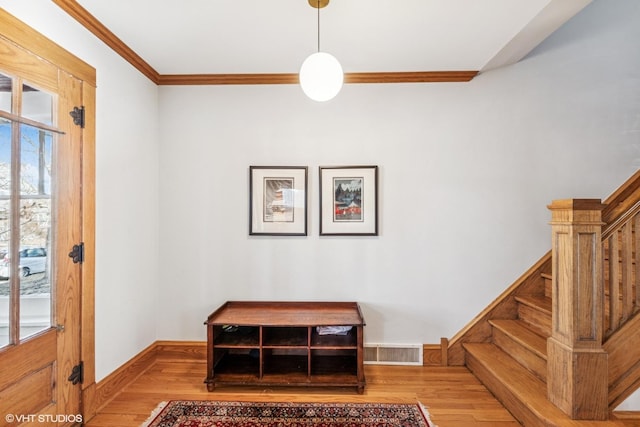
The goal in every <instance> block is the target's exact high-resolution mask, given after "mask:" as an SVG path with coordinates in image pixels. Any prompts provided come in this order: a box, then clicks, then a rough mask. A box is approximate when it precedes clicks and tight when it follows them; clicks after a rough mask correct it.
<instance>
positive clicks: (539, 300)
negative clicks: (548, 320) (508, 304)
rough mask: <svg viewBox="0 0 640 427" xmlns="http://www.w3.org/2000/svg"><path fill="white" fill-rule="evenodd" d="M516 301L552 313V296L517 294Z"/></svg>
mask: <svg viewBox="0 0 640 427" xmlns="http://www.w3.org/2000/svg"><path fill="white" fill-rule="evenodd" d="M515 299H516V301H518V302H519V303H521V304H525V305H528V306H529V307H533V308H536V309H538V310H540V311H544V312H546V313H548V314H549V315H551V305H552V301H551V298H549V297H546V296H544V295H516V297H515Z"/></svg>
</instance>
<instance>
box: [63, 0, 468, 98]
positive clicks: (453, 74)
mask: <svg viewBox="0 0 640 427" xmlns="http://www.w3.org/2000/svg"><path fill="white" fill-rule="evenodd" d="M52 1H53V2H54V3H55V4H56V5H57V6H58V7H60V8H61V9H62V10H64V11H65V12H66V13H67V14H69V15H70V16H71V17H72V18H74V19H75V20H76V21H78V22H79V23H80V24H81V25H82V26H84V27H85V28H86V29H87V30H89V31H90V32H91V33H92V34H94V35H95V36H96V37H98V38H99V39H100V40H102V41H103V42H104V43H105V44H106V45H107V46H109V47H110V48H111V49H113V50H114V51H115V52H116V53H117V54H118V55H120V56H121V57H122V58H123V59H124V60H126V61H127V62H129V63H130V64H131V65H133V66H134V67H135V68H136V69H138V70H139V71H140V72H141V73H142V74H144V75H145V76H146V77H147V78H148V79H149V80H151V81H152V82H154V83H155V84H157V85H273V84H298V83H299V80H298V74H297V73H265V74H160V73H158V72H157V71H156V70H155V69H154V68H153V67H152V66H151V65H149V64H148V63H147V62H146V61H145V60H144V59H142V57H140V55H138V54H137V53H136V52H134V51H133V50H132V49H131V48H130V47H129V46H127V45H126V44H125V43H124V42H123V41H122V40H120V39H119V38H118V37H117V36H116V35H115V34H113V33H112V32H111V31H110V30H109V29H108V28H107V27H105V26H104V24H102V23H101V22H100V21H98V20H97V19H96V18H95V17H94V16H93V15H92V14H91V13H89V11H87V10H86V9H85V8H83V7H82V6H81V5H80V4H78V2H77V1H75V0H52ZM477 74H478V71H408V72H366V73H345V76H344V82H345V83H346V84H352V83H368V84H372V83H441V82H468V81H470V80H471V79H473V78H474V77H475V76H476V75H477Z"/></svg>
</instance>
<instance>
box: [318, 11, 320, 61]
mask: <svg viewBox="0 0 640 427" xmlns="http://www.w3.org/2000/svg"><path fill="white" fill-rule="evenodd" d="M318 52H320V0H318Z"/></svg>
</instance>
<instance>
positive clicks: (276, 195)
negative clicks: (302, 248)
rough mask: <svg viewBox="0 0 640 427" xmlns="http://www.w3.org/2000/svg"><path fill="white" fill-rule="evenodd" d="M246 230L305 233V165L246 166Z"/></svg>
mask: <svg viewBox="0 0 640 427" xmlns="http://www.w3.org/2000/svg"><path fill="white" fill-rule="evenodd" d="M249 234H250V235H260V234H262V235H268V236H277V235H281V236H306V235H307V167H306V166H250V167H249Z"/></svg>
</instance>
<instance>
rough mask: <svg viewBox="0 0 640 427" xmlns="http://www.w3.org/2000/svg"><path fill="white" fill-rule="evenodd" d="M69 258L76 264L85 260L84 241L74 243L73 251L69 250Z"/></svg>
mask: <svg viewBox="0 0 640 427" xmlns="http://www.w3.org/2000/svg"><path fill="white" fill-rule="evenodd" d="M69 258H71V259H72V260H73V263H74V264H77V263H81V264H82V263H83V262H84V242H80V243H79V244H77V245H73V248H72V249H71V252H69Z"/></svg>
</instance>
